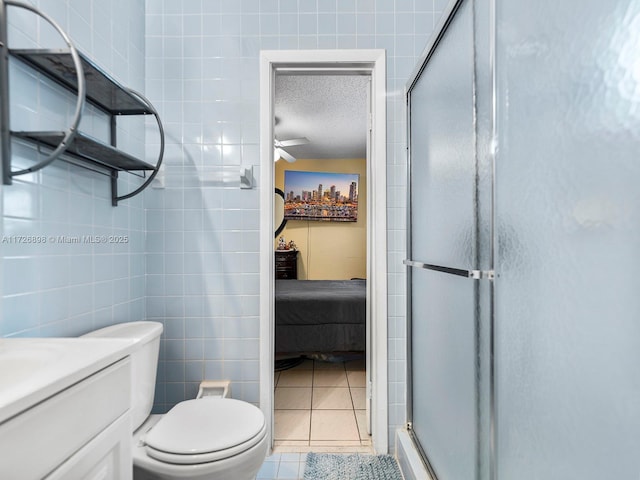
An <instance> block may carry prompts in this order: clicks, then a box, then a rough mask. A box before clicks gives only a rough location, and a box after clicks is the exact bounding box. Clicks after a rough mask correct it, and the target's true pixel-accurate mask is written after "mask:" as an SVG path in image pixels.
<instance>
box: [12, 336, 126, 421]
mask: <svg viewBox="0 0 640 480" xmlns="http://www.w3.org/2000/svg"><path fill="white" fill-rule="evenodd" d="M134 343H135V342H134V341H133V340H129V339H114V338H109V339H107V338H82V337H81V338H1V339H0V423H2V422H4V421H6V420H8V419H9V418H11V417H13V416H15V415H17V414H18V413H20V412H22V411H24V410H26V409H28V408H30V407H31V406H33V405H35V404H37V403H39V402H41V401H43V400H45V399H46V398H48V397H50V396H52V395H54V394H56V393H57V392H60V391H61V390H64V389H65V388H68V387H70V386H71V385H73V384H75V383H77V382H79V381H81V380H82V379H84V378H86V377H88V376H90V375H92V374H94V373H95V372H98V371H99V370H102V369H103V368H105V367H108V366H109V365H111V364H113V363H115V362H117V361H118V360H120V359H122V358H124V357H126V356H127V355H129V353H130V352H131V351H132V348H133V345H134Z"/></svg>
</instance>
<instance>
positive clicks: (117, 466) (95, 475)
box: [46, 413, 133, 480]
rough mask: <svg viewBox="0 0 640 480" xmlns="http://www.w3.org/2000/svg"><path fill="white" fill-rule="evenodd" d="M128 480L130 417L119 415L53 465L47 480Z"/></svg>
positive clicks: (130, 463)
mask: <svg viewBox="0 0 640 480" xmlns="http://www.w3.org/2000/svg"><path fill="white" fill-rule="evenodd" d="M69 478H82V479H84V480H131V479H132V478H133V462H132V459H131V419H130V418H129V413H127V414H125V415H123V416H122V417H120V418H119V419H118V420H116V421H115V422H114V423H112V424H111V425H110V426H109V427H107V428H106V429H105V430H103V431H102V432H101V433H100V434H99V435H98V436H97V437H95V438H94V439H93V440H91V442H89V443H88V444H87V445H85V446H84V447H83V448H82V449H80V451H78V452H77V453H76V454H75V455H73V456H72V457H71V458H70V459H69V460H67V461H66V462H65V463H63V464H62V465H61V466H60V467H59V468H57V469H56V470H55V471H54V472H53V473H51V475H49V476H47V477H46V479H47V480H67V479H69Z"/></svg>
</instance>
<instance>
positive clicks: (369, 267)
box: [260, 50, 388, 453]
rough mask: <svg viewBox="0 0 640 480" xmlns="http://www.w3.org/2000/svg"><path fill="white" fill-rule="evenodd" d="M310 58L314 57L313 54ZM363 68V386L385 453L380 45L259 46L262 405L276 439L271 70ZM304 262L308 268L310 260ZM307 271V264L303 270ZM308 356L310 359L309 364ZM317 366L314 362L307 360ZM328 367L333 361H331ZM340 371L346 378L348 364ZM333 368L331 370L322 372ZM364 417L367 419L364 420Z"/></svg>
mask: <svg viewBox="0 0 640 480" xmlns="http://www.w3.org/2000/svg"><path fill="white" fill-rule="evenodd" d="M310 59H313V60H310ZM285 73H286V74H287V75H305V74H306V75H309V74H313V75H314V76H317V75H337V74H338V75H361V76H366V77H368V78H369V79H370V81H371V92H372V95H371V98H372V101H371V104H370V105H371V115H370V120H369V119H367V122H368V123H369V125H370V131H371V133H370V142H368V143H369V146H370V155H369V159H370V160H369V161H368V162H367V166H366V170H367V175H366V177H367V191H368V202H367V203H368V207H367V227H366V250H367V255H366V278H367V282H366V293H367V294H366V298H367V301H366V322H367V328H366V345H367V348H366V353H367V355H366V358H365V359H364V365H365V369H366V377H365V378H364V380H363V383H364V386H363V387H358V388H363V390H362V393H363V394H364V396H365V398H364V401H365V402H366V404H368V406H369V408H368V411H369V412H370V431H371V433H372V444H373V445H372V446H373V450H374V451H376V452H379V453H386V451H387V449H388V440H387V436H388V435H387V430H388V427H387V424H388V421H387V372H386V368H387V326H386V325H387V319H386V311H387V308H386V302H387V298H386V297H387V296H386V135H385V130H386V114H385V102H386V100H385V90H384V89H385V54H384V51H382V50H352V51H351V50H346V51H345V50H335V51H263V52H262V53H261V71H260V78H261V91H260V95H261V99H260V103H261V112H260V139H261V181H260V188H261V196H260V199H261V202H260V203H261V228H260V230H261V234H260V238H261V252H260V272H261V273H260V281H261V300H260V301H261V306H260V310H261V338H260V345H261V360H260V361H261V369H260V372H261V377H260V387H261V391H260V404H261V405H260V406H261V408H262V410H263V412H264V413H265V416H266V418H267V421H268V423H269V425H270V426H271V429H270V437H271V444H272V445H273V440H274V407H275V399H274V384H275V383H274V382H275V377H276V375H275V372H274V367H273V366H274V361H275V349H274V341H275V314H274V311H275V301H274V295H275V261H274V253H273V251H274V239H273V232H274V231H275V229H276V228H277V226H274V220H273V211H274V195H273V191H274V185H275V172H274V170H275V169H274V148H273V141H274V138H275V135H274V121H273V119H274V95H275V84H276V82H275V80H276V75H279V74H280V75H282V74H285ZM308 267H309V264H308V262H307V263H306V265H305V268H308ZM306 273H307V274H308V272H306ZM308 365H309V364H308V363H307V366H308ZM312 366H313V367H314V368H315V362H314V363H313V364H312ZM332 368H335V366H334V367H332ZM342 368H344V374H345V376H346V377H347V378H348V375H349V370H348V367H345V366H344V364H343V365H342ZM319 375H325V376H327V377H328V376H332V375H334V374H326V373H320V372H319ZM367 423H369V422H367Z"/></svg>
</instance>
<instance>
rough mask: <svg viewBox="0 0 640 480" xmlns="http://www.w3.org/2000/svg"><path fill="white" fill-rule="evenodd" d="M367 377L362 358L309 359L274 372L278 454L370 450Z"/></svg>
mask: <svg viewBox="0 0 640 480" xmlns="http://www.w3.org/2000/svg"><path fill="white" fill-rule="evenodd" d="M365 378H366V377H365V367H364V361H361V360H355V361H349V362H343V363H329V362H321V361H314V360H305V361H304V362H303V363H302V364H301V365H298V366H297V367H294V368H291V369H289V370H284V371H282V372H275V435H274V447H275V448H276V450H278V451H298V452H304V451H311V449H310V447H314V448H313V449H312V450H313V451H315V452H317V451H320V449H321V450H322V451H340V452H342V451H360V452H368V451H370V450H371V436H370V435H368V434H367V431H366V427H365V421H366V414H365Z"/></svg>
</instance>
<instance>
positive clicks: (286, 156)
mask: <svg viewBox="0 0 640 480" xmlns="http://www.w3.org/2000/svg"><path fill="white" fill-rule="evenodd" d="M276 152H278V155H280V158H284V159H285V160H286V161H287V162H289V163H293V162H295V161H296V157H294V156H293V155H291V154H289V153H287V152H285V151H284V150H283V149H281V148H276Z"/></svg>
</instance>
